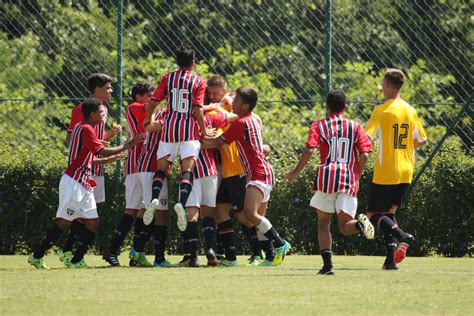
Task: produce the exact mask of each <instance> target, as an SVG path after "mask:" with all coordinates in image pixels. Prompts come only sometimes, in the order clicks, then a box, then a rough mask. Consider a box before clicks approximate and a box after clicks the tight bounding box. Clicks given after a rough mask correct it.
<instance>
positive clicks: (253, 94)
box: [235, 87, 258, 112]
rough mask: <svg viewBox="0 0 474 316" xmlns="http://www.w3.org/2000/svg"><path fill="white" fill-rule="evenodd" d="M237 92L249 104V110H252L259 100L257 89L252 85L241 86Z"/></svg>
mask: <svg viewBox="0 0 474 316" xmlns="http://www.w3.org/2000/svg"><path fill="white" fill-rule="evenodd" d="M235 93H236V94H237V95H238V96H240V97H241V98H242V100H243V101H244V102H245V103H247V104H248V105H249V111H250V112H252V111H253V109H254V108H255V106H256V105H257V101H258V93H257V90H255V89H254V88H250V87H240V88H238V89H237V91H235Z"/></svg>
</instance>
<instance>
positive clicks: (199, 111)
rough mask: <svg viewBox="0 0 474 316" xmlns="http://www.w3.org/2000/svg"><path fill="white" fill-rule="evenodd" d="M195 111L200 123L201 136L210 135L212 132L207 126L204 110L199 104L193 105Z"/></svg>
mask: <svg viewBox="0 0 474 316" xmlns="http://www.w3.org/2000/svg"><path fill="white" fill-rule="evenodd" d="M193 112H194V115H195V116H196V121H197V122H198V124H199V130H200V133H201V137H205V136H210V135H211V132H210V131H209V130H208V129H207V128H206V125H205V124H204V111H203V110H202V107H201V106H199V105H195V106H193Z"/></svg>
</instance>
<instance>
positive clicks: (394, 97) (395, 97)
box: [385, 91, 401, 100]
mask: <svg viewBox="0 0 474 316" xmlns="http://www.w3.org/2000/svg"><path fill="white" fill-rule="evenodd" d="M398 99H401V97H400V91H394V92H392V93H386V94H385V100H398Z"/></svg>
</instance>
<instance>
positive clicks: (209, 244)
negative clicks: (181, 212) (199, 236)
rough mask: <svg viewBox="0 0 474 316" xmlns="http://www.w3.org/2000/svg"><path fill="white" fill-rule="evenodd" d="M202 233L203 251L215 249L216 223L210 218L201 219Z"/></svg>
mask: <svg viewBox="0 0 474 316" xmlns="http://www.w3.org/2000/svg"><path fill="white" fill-rule="evenodd" d="M202 232H203V235H204V249H205V250H206V251H208V250H209V249H213V250H215V249H216V221H215V220H214V219H213V218H212V217H204V218H203V219H202Z"/></svg>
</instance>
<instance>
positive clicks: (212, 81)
mask: <svg viewBox="0 0 474 316" xmlns="http://www.w3.org/2000/svg"><path fill="white" fill-rule="evenodd" d="M207 86H208V87H215V88H222V89H225V88H227V82H226V81H225V78H224V77H222V76H221V75H213V76H212V77H211V78H209V80H207Z"/></svg>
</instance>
